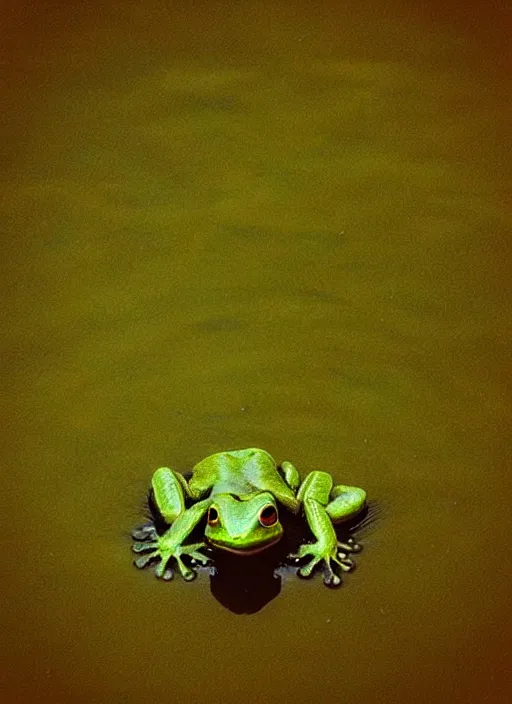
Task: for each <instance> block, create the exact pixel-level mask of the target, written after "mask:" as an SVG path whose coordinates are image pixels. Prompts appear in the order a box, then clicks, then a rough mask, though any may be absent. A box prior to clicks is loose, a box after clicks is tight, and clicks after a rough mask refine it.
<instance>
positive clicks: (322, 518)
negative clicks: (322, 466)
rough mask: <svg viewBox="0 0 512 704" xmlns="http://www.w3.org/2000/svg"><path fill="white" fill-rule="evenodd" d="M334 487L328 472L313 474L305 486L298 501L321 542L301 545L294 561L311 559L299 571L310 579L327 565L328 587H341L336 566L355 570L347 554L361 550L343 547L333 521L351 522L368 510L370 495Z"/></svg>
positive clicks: (349, 545)
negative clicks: (335, 569)
mask: <svg viewBox="0 0 512 704" xmlns="http://www.w3.org/2000/svg"><path fill="white" fill-rule="evenodd" d="M332 483H333V482H332V477H331V476H330V475H329V474H327V473H326V472H311V474H309V475H308V476H307V477H306V478H305V480H304V481H303V482H302V484H301V486H300V488H299V491H298V493H297V498H298V499H299V500H300V501H302V503H303V505H304V511H305V514H306V519H307V522H308V525H309V527H310V529H311V531H312V533H313V535H314V536H315V538H316V539H317V540H316V542H315V543H311V544H306V545H301V547H300V548H299V551H298V553H297V554H296V555H291V556H290V557H295V558H299V559H300V558H303V557H306V556H308V555H310V556H311V559H310V561H309V562H308V563H307V564H306V565H304V566H303V567H301V568H300V569H299V574H300V575H301V576H303V577H308V576H309V575H310V574H311V573H312V572H313V570H314V568H315V567H316V566H317V565H318V564H319V563H320V562H322V561H323V562H324V565H325V569H326V574H325V577H324V582H325V584H326V585H328V586H338V585H339V584H341V579H340V578H339V576H338V575H337V574H336V573H335V572H334V570H333V565H332V563H334V564H335V565H338V567H339V568H340V569H342V570H344V571H348V570H350V569H352V567H353V566H354V565H353V562H352V561H351V560H350V559H349V558H348V557H347V552H357V550H358V549H359V546H357V545H356V544H355V543H353V542H347V543H340V542H339V541H338V539H337V536H336V533H335V531H334V527H333V521H335V522H340V521H343V520H347V519H349V518H351V517H352V516H355V515H356V514H357V513H359V511H361V510H362V508H363V507H364V504H365V499H366V493H365V492H364V491H363V490H362V489H359V488H357V487H345V486H339V487H335V488H334V489H333V487H332ZM331 497H332V499H333V500H332V501H330V499H331Z"/></svg>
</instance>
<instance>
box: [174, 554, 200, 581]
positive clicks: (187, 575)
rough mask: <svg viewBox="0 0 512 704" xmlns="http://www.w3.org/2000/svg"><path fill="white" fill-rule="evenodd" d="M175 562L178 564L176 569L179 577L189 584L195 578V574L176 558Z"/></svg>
mask: <svg viewBox="0 0 512 704" xmlns="http://www.w3.org/2000/svg"><path fill="white" fill-rule="evenodd" d="M176 562H177V563H178V569H179V571H180V573H181V576H182V577H183V579H184V580H185V581H186V582H191V581H192V580H193V579H195V578H196V577H197V572H196V571H195V570H193V569H192V568H191V567H187V566H186V565H185V563H184V562H183V560H182V559H181V558H180V557H178V556H176Z"/></svg>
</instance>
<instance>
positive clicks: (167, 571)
mask: <svg viewBox="0 0 512 704" xmlns="http://www.w3.org/2000/svg"><path fill="white" fill-rule="evenodd" d="M160 557H161V559H160V562H159V563H158V565H157V566H156V567H155V577H158V579H164V580H165V581H166V582H168V581H169V580H171V579H172V577H173V573H172V570H171V568H170V567H169V568H168V567H167V563H168V562H169V560H170V559H171V555H170V553H163V554H160Z"/></svg>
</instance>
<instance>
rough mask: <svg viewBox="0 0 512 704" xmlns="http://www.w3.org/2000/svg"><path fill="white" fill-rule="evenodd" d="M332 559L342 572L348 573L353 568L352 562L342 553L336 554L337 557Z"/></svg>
mask: <svg viewBox="0 0 512 704" xmlns="http://www.w3.org/2000/svg"><path fill="white" fill-rule="evenodd" d="M332 559H333V560H334V562H335V563H336V564H337V565H339V566H340V567H341V569H342V570H343V571H344V572H350V570H353V569H354V567H355V564H354V562H352V560H350V559H349V558H348V557H346V555H344V553H338V555H337V557H333V558H332Z"/></svg>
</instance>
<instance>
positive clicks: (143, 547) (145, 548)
mask: <svg viewBox="0 0 512 704" xmlns="http://www.w3.org/2000/svg"><path fill="white" fill-rule="evenodd" d="M156 547H158V543H134V544H133V545H132V552H149V550H154V549H155V548H156Z"/></svg>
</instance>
